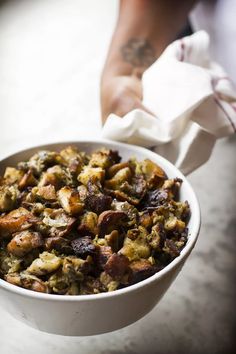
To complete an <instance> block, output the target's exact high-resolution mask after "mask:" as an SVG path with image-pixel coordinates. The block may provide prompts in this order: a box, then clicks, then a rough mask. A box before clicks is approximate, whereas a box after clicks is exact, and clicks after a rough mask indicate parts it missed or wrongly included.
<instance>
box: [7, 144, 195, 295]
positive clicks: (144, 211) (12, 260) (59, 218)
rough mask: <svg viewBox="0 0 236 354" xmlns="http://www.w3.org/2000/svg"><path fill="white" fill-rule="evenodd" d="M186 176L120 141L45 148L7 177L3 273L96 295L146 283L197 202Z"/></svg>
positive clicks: (18, 280)
mask: <svg viewBox="0 0 236 354" xmlns="http://www.w3.org/2000/svg"><path fill="white" fill-rule="evenodd" d="M181 182H182V181H181V179H180V178H172V179H168V176H167V175H166V173H165V171H164V170H163V169H162V168H161V167H160V166H159V165H158V164H156V163H154V162H153V161H151V160H150V159H144V160H142V161H137V160H136V159H135V158H133V159H129V160H128V161H121V157H120V156H119V153H118V152H117V151H115V150H111V149H108V148H102V149H99V150H96V151H94V152H92V153H91V154H88V153H85V152H83V151H79V150H78V149H77V148H76V147H73V146H68V147H66V148H64V149H63V150H61V151H60V152H56V151H48V150H42V151H38V152H37V153H36V154H34V155H33V156H32V157H31V158H30V159H29V160H28V161H25V162H20V163H19V164H18V165H17V166H15V167H7V168H6V171H5V174H4V176H3V177H2V178H1V180H0V276H1V277H2V278H3V279H5V280H6V281H7V282H9V283H11V284H14V285H17V286H20V287H23V288H26V289H29V290H34V291H37V292H43V293H50V294H59V295H89V294H97V293H102V292H109V291H113V290H117V289H121V288H124V287H127V286H129V285H132V284H135V283H137V282H140V281H142V280H144V279H146V278H148V277H150V276H152V275H153V274H155V273H156V272H158V271H160V270H161V269H163V268H164V267H165V266H166V265H168V264H169V263H170V262H171V261H172V260H173V259H174V258H176V257H178V256H179V254H180V252H181V250H182V249H183V247H184V246H185V244H186V242H187V238H188V229H187V223H188V218H189V215H190V208H189V204H188V202H187V201H184V202H182V201H179V200H178V199H179V198H178V194H179V190H180V188H181Z"/></svg>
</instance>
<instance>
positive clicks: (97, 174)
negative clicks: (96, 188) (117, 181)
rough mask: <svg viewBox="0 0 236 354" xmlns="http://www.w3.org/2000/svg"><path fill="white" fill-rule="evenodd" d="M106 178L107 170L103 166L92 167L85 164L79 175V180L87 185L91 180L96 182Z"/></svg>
mask: <svg viewBox="0 0 236 354" xmlns="http://www.w3.org/2000/svg"><path fill="white" fill-rule="evenodd" d="M104 178H105V170H103V169H102V168H101V167H90V166H84V168H83V170H82V172H81V173H80V174H79V175H78V181H79V182H81V183H82V184H84V185H85V186H86V185H87V184H88V182H89V181H91V182H92V183H96V182H97V181H99V182H102V181H103V180H104Z"/></svg>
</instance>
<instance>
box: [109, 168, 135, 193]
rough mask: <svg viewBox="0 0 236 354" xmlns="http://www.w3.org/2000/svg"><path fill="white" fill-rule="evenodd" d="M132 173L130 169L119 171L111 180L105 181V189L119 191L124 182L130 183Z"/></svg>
mask: <svg viewBox="0 0 236 354" xmlns="http://www.w3.org/2000/svg"><path fill="white" fill-rule="evenodd" d="M131 178H132V172H131V169H130V168H129V167H125V168H122V169H121V170H119V171H118V172H117V173H116V174H115V175H114V176H113V177H112V178H111V179H109V180H106V181H105V187H106V188H107V189H111V190H117V189H119V188H120V186H121V184H122V183H124V182H130V181H131Z"/></svg>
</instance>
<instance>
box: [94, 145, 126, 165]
mask: <svg viewBox="0 0 236 354" xmlns="http://www.w3.org/2000/svg"><path fill="white" fill-rule="evenodd" d="M120 159H121V158H120V156H119V154H118V152H117V151H112V150H108V149H105V148H103V149H100V150H98V151H95V152H93V153H92V155H91V158H90V161H89V165H90V166H92V167H101V168H102V169H106V168H108V167H110V166H111V165H112V164H114V163H116V162H118V161H120Z"/></svg>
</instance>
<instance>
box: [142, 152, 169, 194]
mask: <svg viewBox="0 0 236 354" xmlns="http://www.w3.org/2000/svg"><path fill="white" fill-rule="evenodd" d="M141 171H142V173H143V174H144V176H145V179H146V181H147V184H148V187H149V188H156V187H158V186H159V185H160V183H162V182H163V180H165V179H166V174H165V172H164V171H163V169H162V168H161V167H160V166H158V165H157V164H156V163H154V162H152V161H151V160H149V159H146V160H144V161H142V163H141Z"/></svg>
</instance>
